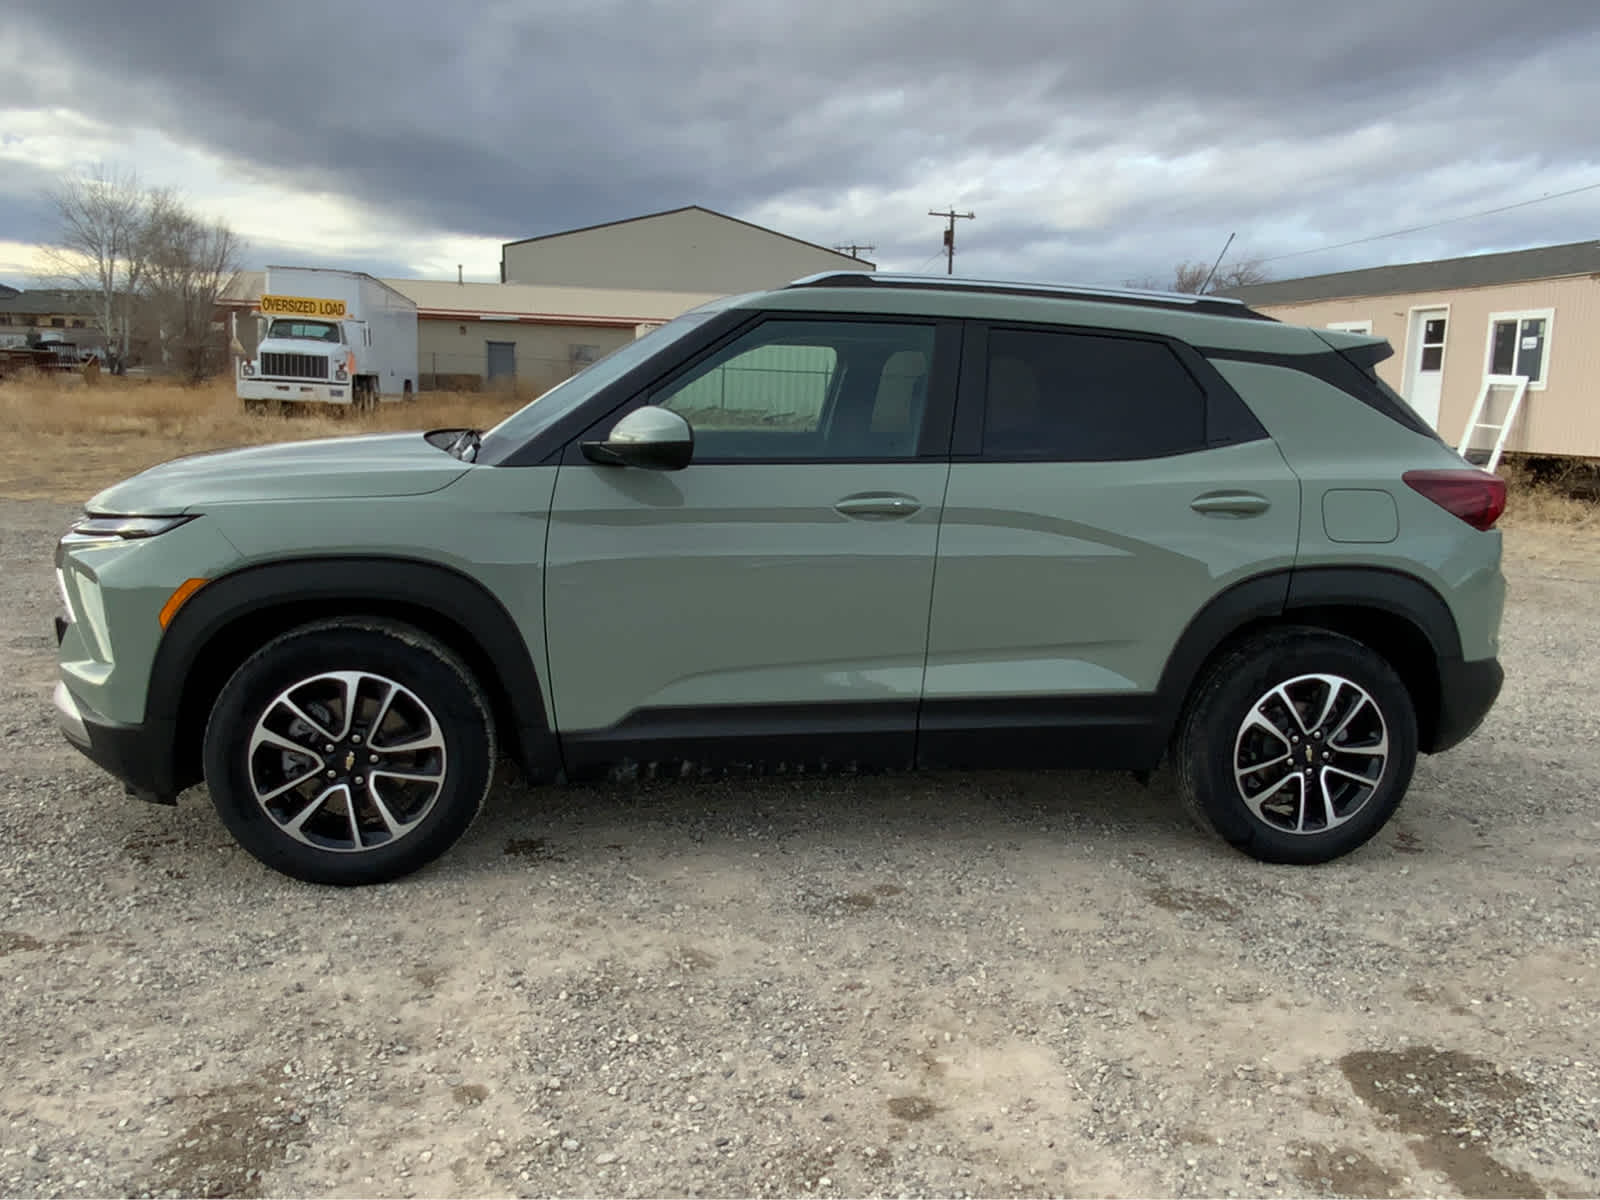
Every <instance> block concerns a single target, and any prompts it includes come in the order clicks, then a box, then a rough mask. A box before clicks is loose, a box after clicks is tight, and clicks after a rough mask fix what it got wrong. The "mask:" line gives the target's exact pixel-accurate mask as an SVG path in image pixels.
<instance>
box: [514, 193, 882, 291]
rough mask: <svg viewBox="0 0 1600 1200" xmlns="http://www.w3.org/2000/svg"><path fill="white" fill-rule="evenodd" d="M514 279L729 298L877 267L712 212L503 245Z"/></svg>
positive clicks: (683, 212)
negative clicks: (823, 273) (826, 273)
mask: <svg viewBox="0 0 1600 1200" xmlns="http://www.w3.org/2000/svg"><path fill="white" fill-rule="evenodd" d="M502 255H503V265H504V269H505V281H506V282H507V283H532V284H557V285H564V286H572V287H587V288H649V289H662V290H667V291H679V292H708V293H711V294H714V295H718V296H725V295H729V294H732V293H737V292H753V291H758V290H761V289H763V288H772V287H778V286H779V285H781V284H785V283H788V282H789V281H790V280H792V279H798V278H800V277H801V276H803V275H814V274H816V273H817V272H818V271H868V270H871V269H872V267H871V264H870V263H866V262H862V261H860V260H858V259H853V258H851V257H850V256H849V255H846V254H838V253H835V252H834V251H832V250H825V249H823V248H822V247H820V246H813V245H810V244H809V243H806V242H802V241H797V240H795V239H794V238H790V237H785V236H784V235H783V234H781V233H775V232H773V231H772V230H770V229H762V228H760V227H759V226H756V225H747V224H746V223H745V222H743V221H737V220H734V219H733V218H731V217H724V216H721V215H720V214H718V213H714V212H708V211H706V210H705V209H698V208H690V209H680V210H677V211H675V212H668V213H661V214H658V215H655V216H649V217H640V218H638V219H637V220H633V221H620V222H617V223H616V224H612V225H602V226H598V227H596V228H594V229H580V230H575V231H573V232H571V233H558V234H553V235H552V236H550V237H546V238H538V239H535V240H533V241H526V242H510V243H507V244H506V246H505V247H504V249H503V250H502Z"/></svg>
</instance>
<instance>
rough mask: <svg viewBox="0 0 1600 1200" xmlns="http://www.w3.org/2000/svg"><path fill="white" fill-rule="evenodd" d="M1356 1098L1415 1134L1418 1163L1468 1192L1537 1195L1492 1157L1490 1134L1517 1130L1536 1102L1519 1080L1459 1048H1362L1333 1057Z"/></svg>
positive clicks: (1532, 1185)
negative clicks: (1359, 1098)
mask: <svg viewBox="0 0 1600 1200" xmlns="http://www.w3.org/2000/svg"><path fill="white" fill-rule="evenodd" d="M1339 1069H1340V1070H1342V1071H1343V1072H1344V1076H1345V1078H1346V1079H1347V1080H1349V1081H1350V1086H1351V1088H1353V1089H1354V1090H1355V1093H1356V1095H1357V1096H1359V1097H1361V1099H1362V1101H1363V1102H1364V1103H1366V1104H1367V1105H1368V1106H1369V1107H1371V1108H1373V1109H1376V1110H1377V1111H1378V1112H1381V1113H1383V1114H1384V1115H1385V1116H1387V1117H1389V1118H1390V1119H1391V1120H1392V1121H1393V1122H1394V1123H1395V1126H1396V1127H1397V1128H1398V1129H1399V1130H1400V1131H1401V1132H1403V1133H1409V1134H1412V1135H1414V1136H1415V1138H1416V1140H1415V1141H1414V1142H1413V1144H1412V1150H1413V1153H1415V1154H1416V1156H1417V1161H1418V1162H1419V1163H1421V1164H1422V1166H1423V1167H1424V1168H1425V1169H1427V1170H1432V1171H1441V1172H1443V1173H1444V1174H1445V1176H1446V1177H1448V1178H1449V1180H1450V1182H1451V1183H1452V1184H1453V1185H1454V1186H1455V1187H1456V1189H1457V1190H1458V1191H1460V1192H1461V1193H1462V1194H1463V1195H1466V1196H1485V1197H1516V1196H1543V1195H1544V1194H1545V1190H1544V1188H1543V1186H1542V1185H1541V1184H1540V1183H1539V1181H1538V1180H1536V1179H1534V1178H1533V1176H1531V1175H1528V1174H1527V1173H1526V1172H1523V1171H1518V1170H1514V1169H1513V1168H1511V1167H1507V1166H1504V1165H1502V1164H1501V1163H1499V1162H1496V1161H1495V1159H1494V1158H1493V1156H1491V1155H1490V1154H1489V1150H1488V1146H1487V1144H1486V1142H1487V1139H1488V1137H1489V1136H1490V1134H1491V1133H1492V1132H1496V1131H1503V1132H1506V1133H1515V1132H1516V1131H1517V1130H1519V1129H1520V1128H1521V1127H1522V1124H1523V1120H1524V1118H1525V1117H1526V1115H1527V1112H1528V1109H1529V1108H1530V1107H1531V1106H1532V1105H1533V1104H1534V1103H1535V1100H1534V1098H1533V1089H1532V1087H1531V1086H1530V1085H1529V1084H1528V1082H1527V1081H1526V1080H1525V1079H1522V1078H1521V1077H1520V1076H1517V1075H1514V1074H1512V1073H1511V1072H1509V1071H1503V1070H1500V1069H1498V1068H1496V1067H1495V1065H1494V1064H1493V1063H1491V1062H1488V1061H1486V1060H1484V1059H1481V1058H1476V1057H1474V1056H1473V1055H1471V1054H1465V1053H1463V1052H1461V1051H1459V1050H1439V1049H1435V1048H1434V1047H1431V1046H1415V1047H1410V1048H1408V1049H1405V1050H1397V1051H1388V1050H1361V1051H1356V1052H1355V1053H1352V1054H1346V1055H1345V1056H1344V1057H1343V1058H1341V1059H1340V1060H1339Z"/></svg>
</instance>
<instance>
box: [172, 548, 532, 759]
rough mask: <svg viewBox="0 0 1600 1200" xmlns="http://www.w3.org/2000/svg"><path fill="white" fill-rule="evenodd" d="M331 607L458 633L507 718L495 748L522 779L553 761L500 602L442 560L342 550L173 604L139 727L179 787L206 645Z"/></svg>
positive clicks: (243, 577) (255, 573)
mask: <svg viewBox="0 0 1600 1200" xmlns="http://www.w3.org/2000/svg"><path fill="white" fill-rule="evenodd" d="M335 605H353V606H360V607H361V608H362V610H363V611H364V612H367V613H370V614H371V615H375V616H385V615H388V616H392V617H394V618H395V619H398V620H402V621H403V620H405V619H406V616H407V614H408V613H409V614H412V616H413V620H414V621H415V623H417V624H418V625H419V627H421V628H424V629H425V630H427V631H428V632H432V633H435V635H436V636H437V634H438V631H439V629H440V628H441V627H442V628H445V629H447V630H448V631H450V633H453V634H454V635H455V636H454V637H451V636H448V635H447V636H446V637H445V639H444V640H446V641H447V642H452V643H459V642H460V641H461V639H462V638H465V639H466V640H467V642H468V644H465V645H461V644H456V646H455V648H456V649H457V650H458V651H459V652H462V653H464V655H465V656H466V657H467V658H468V662H469V665H471V666H472V667H474V668H475V669H476V670H477V671H479V672H481V673H483V674H484V675H485V676H486V677H485V678H483V679H482V680H481V681H480V682H481V684H482V686H483V687H484V689H485V691H487V692H488V693H489V695H490V698H491V700H492V701H493V702H494V705H495V709H496V712H497V713H499V714H500V715H501V717H502V719H504V718H506V717H509V718H510V728H506V729H502V730H501V731H500V732H501V738H502V745H504V746H505V747H506V748H507V750H509V751H510V752H511V754H512V756H513V757H514V758H516V759H517V761H518V762H519V764H520V765H521V766H522V767H523V769H524V770H525V771H526V772H527V773H528V774H529V775H530V776H531V777H534V778H539V777H541V776H543V775H546V774H553V773H554V772H555V771H556V770H557V769H558V768H559V763H560V760H559V757H558V752H557V747H556V740H555V734H554V732H553V730H552V729H551V726H550V721H549V718H548V715H547V714H546V712H545V706H544V696H543V693H542V691H541V690H540V686H539V675H538V671H537V668H536V667H535V666H534V663H533V660H532V658H531V656H530V655H529V653H528V647H527V644H526V642H525V641H524V639H523V637H522V634H521V631H520V630H519V629H518V628H517V625H516V622H515V621H514V620H512V618H511V614H510V613H509V612H507V611H506V608H505V606H504V605H503V604H501V603H500V601H499V600H498V599H497V598H496V597H495V596H494V595H493V594H492V593H491V592H489V591H488V589H486V588H485V587H484V586H483V585H482V584H480V583H478V582H477V581H475V580H473V579H472V578H470V577H469V576H467V575H465V574H462V573H461V572H459V571H457V570H455V569H453V568H451V567H447V566H443V565H440V564H438V563H433V562H427V561H423V560H418V559H407V558H399V557H393V556H370V557H369V556H361V555H351V556H338V557H326V558H297V559H293V560H288V561H280V562H268V563H261V564H256V565H252V566H248V567H244V568H241V569H240V570H238V571H235V572H233V573H231V574H229V575H224V576H222V577H221V578H219V579H216V580H213V581H212V582H211V583H208V584H207V585H206V586H204V587H202V588H201V589H200V590H199V591H197V592H196V593H195V594H194V595H193V596H192V597H190V599H189V600H188V602H187V603H185V604H184V606H183V607H182V608H181V609H180V610H179V611H178V613H177V615H176V616H175V617H174V618H173V620H172V623H171V625H170V626H168V628H167V630H166V632H165V634H164V635H163V636H162V639H161V642H160V645H159V646H158V647H157V650H156V656H155V661H154V663H153V664H152V667H151V672H150V687H149V699H148V702H147V704H146V712H145V723H146V726H147V727H149V728H154V729H169V730H170V731H171V733H170V735H169V737H170V739H171V740H170V742H169V745H170V746H171V751H170V753H171V756H172V758H173V770H172V772H171V774H172V777H173V778H174V780H175V781H176V783H177V786H178V787H186V786H188V785H189V784H190V783H194V782H198V781H199V776H198V773H197V764H198V749H197V747H187V746H186V745H183V744H180V743H183V742H186V741H187V740H188V739H189V735H191V734H192V733H193V732H194V726H193V721H194V719H195V715H196V714H195V712H194V708H193V706H194V703H195V701H194V699H193V697H192V696H191V695H189V694H188V691H189V689H188V688H187V686H186V685H187V684H188V683H189V682H190V681H191V679H193V678H194V677H195V675H196V673H197V668H199V666H200V664H201V662H202V656H203V655H205V653H206V651H207V649H208V648H210V647H213V646H216V645H217V644H218V641H219V639H223V640H224V641H226V640H227V638H228V635H229V633H230V631H232V630H235V629H237V628H238V626H239V623H240V622H243V621H249V620H250V619H251V618H253V617H262V616H264V615H268V614H276V615H277V616H278V617H279V618H280V620H277V621H274V622H269V623H268V624H267V625H266V626H265V628H264V629H262V632H261V636H260V637H259V638H252V639H250V640H253V641H255V644H256V645H257V646H259V645H261V644H264V643H265V642H266V641H267V640H269V639H270V638H271V637H272V636H275V635H276V634H277V633H280V632H283V630H284V628H285V627H292V626H293V625H294V624H299V623H301V622H302V621H305V622H310V621H315V620H317V619H319V618H323V617H326V616H331V615H335V614H336V611H337V610H336V609H334V608H333V607H332V606H335ZM418 617H420V618H422V619H421V620H416V618H418ZM249 652H253V651H249ZM249 652H247V653H249ZM235 665H237V664H235ZM224 682H225V680H224ZM208 690H209V689H208ZM191 750H192V751H193V753H192V754H191V753H189V751H191Z"/></svg>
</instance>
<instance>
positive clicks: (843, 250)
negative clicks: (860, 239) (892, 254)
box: [834, 242, 877, 259]
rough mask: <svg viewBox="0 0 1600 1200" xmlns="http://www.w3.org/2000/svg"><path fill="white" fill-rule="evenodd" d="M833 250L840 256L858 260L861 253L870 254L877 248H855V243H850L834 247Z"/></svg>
mask: <svg viewBox="0 0 1600 1200" xmlns="http://www.w3.org/2000/svg"><path fill="white" fill-rule="evenodd" d="M834 249H835V250H837V251H838V252H839V253H840V254H848V255H849V256H850V257H851V258H856V259H859V258H860V257H861V251H863V250H865V251H866V252H867V253H868V254H871V253H872V252H873V251H874V250H876V249H877V247H876V246H857V245H856V244H855V243H853V242H852V243H849V244H847V245H843V246H835V247H834Z"/></svg>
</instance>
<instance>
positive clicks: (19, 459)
mask: <svg viewBox="0 0 1600 1200" xmlns="http://www.w3.org/2000/svg"><path fill="white" fill-rule="evenodd" d="M527 399H528V397H526V396H523V397H521V398H519V397H517V396H515V395H513V394H511V393H474V392H424V393H422V394H421V395H419V396H418V397H417V399H416V400H414V401H412V402H411V403H409V404H406V403H389V404H384V405H383V406H382V407H381V408H380V409H379V410H378V411H377V412H375V413H372V414H369V415H364V416H360V417H357V416H354V415H349V414H330V415H322V414H310V415H297V416H288V417H285V416H266V415H259V414H251V413H246V412H245V411H244V406H243V405H242V404H241V402H240V401H239V400H238V399H237V397H235V395H234V392H233V383H232V381H231V380H223V381H219V382H215V383H212V384H210V385H208V386H206V387H200V388H193V387H184V386H181V385H178V384H173V383H166V382H158V381H145V380H130V379H102V380H100V381H99V382H98V383H97V384H94V385H92V386H91V385H88V384H86V383H85V382H84V381H83V380H82V379H80V378H77V377H62V378H49V377H46V378H43V379H36V380H13V381H8V382H5V383H0V428H3V429H4V431H5V434H6V436H5V437H4V438H3V439H0V497H4V498H6V499H12V500H61V501H66V502H68V503H75V502H79V501H82V500H87V499H88V498H89V497H90V496H92V495H94V494H95V493H96V492H97V491H99V490H100V489H101V488H104V487H107V486H109V485H110V484H113V483H116V482H117V481H118V480H120V479H125V478H127V477H128V476H129V475H132V474H135V473H136V472H138V471H142V470H144V469H145V468H146V467H150V466H154V465H155V464H156V463H159V462H165V461H166V460H168V459H172V458H177V457H179V456H180V455H184V454H198V453H201V452H203V451H207V450H224V449H229V448H231V447H234V446H249V445H255V444H259V443H262V442H286V441H303V440H306V439H308V438H320V437H338V436H341V435H345V434H354V433H377V432H386V431H394V430H404V429H438V428H443V427H450V426H470V427H472V428H476V429H483V428H487V427H488V426H490V425H493V424H494V423H495V422H497V421H499V420H500V419H501V418H502V417H504V416H505V415H506V414H507V413H509V412H512V411H514V410H515V409H516V408H518V407H520V406H521V405H522V404H523V403H525V402H526V401H527Z"/></svg>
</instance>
